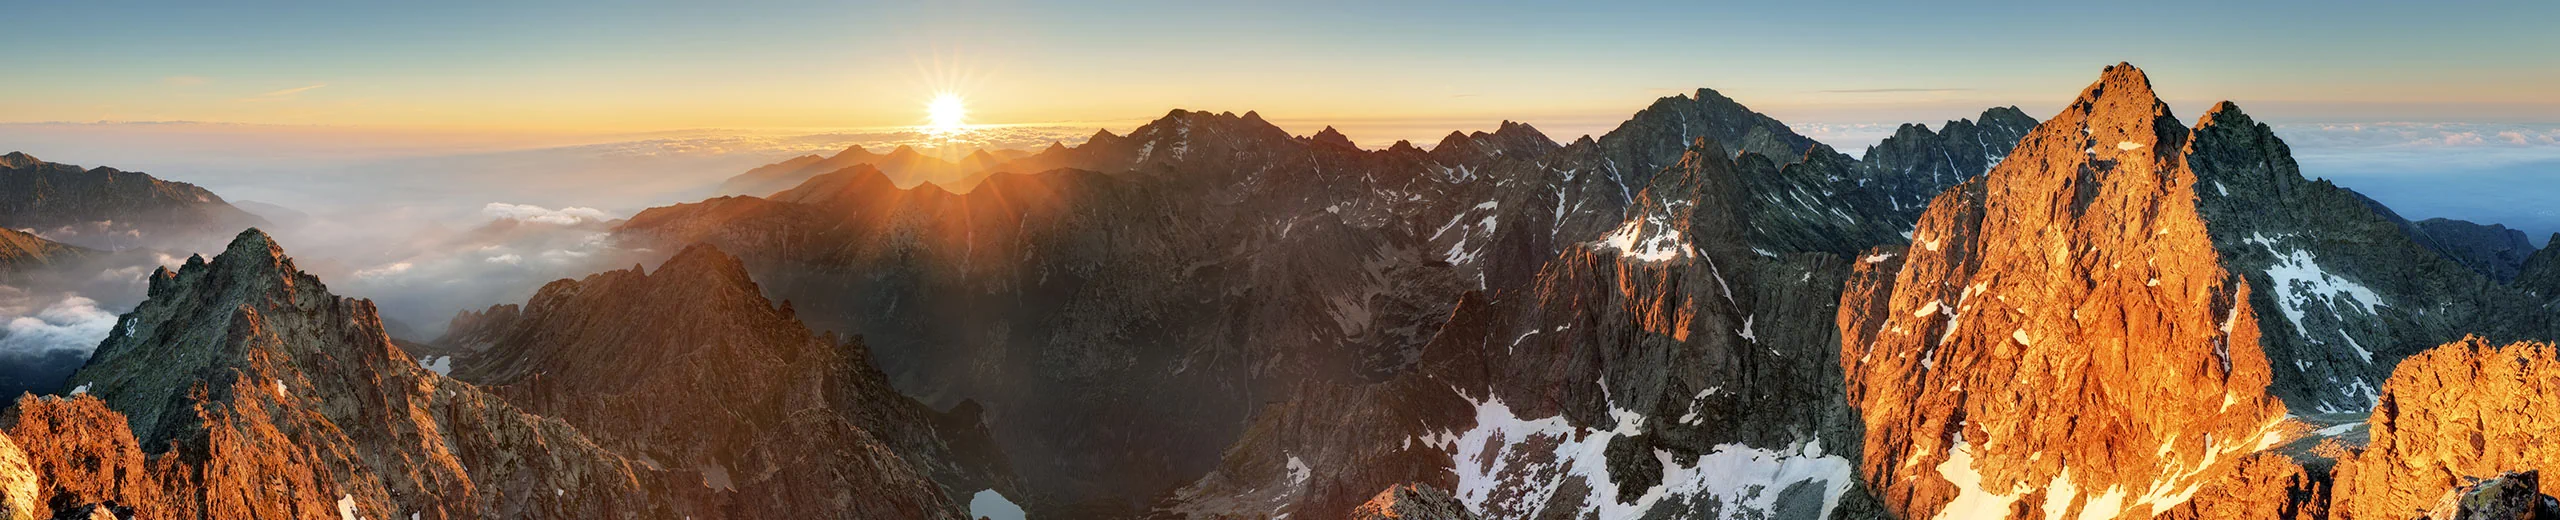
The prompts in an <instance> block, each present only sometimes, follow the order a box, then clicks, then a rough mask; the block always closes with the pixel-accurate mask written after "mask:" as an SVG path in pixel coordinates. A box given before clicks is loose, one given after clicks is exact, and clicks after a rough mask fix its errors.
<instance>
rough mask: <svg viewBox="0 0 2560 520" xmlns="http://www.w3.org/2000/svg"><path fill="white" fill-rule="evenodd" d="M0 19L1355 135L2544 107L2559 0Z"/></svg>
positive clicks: (275, 95)
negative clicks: (2154, 99)
mask: <svg viewBox="0 0 2560 520" xmlns="http://www.w3.org/2000/svg"><path fill="white" fill-rule="evenodd" d="M1196 4H1212V5H1196ZM1895 4H1905V5H1895ZM2062 4H2071V5H2062ZM0 19H7V20H10V21H11V24H10V25H11V30H10V31H5V32H0V48H7V49H13V51H11V52H6V53H0V70H7V71H10V72H11V73H10V74H8V75H7V77H6V78H0V122H21V123H23V122H59V121H78V122H94V121H200V122H222V123H254V124H282V125H322V126H363V127H375V128H400V129H436V130H444V131H462V132H478V133H487V134H505V135H522V134H543V133H578V134H593V133H632V132H651V131H667V130H676V129H702V128H720V129H739V130H755V131H792V130H810V129H842V128H865V127H879V126H894V125H911V124H918V123H920V122H921V121H922V119H923V117H924V112H923V107H924V103H925V102H926V101H927V100H928V99H930V98H931V97H932V96H933V95H934V94H936V93H938V92H952V93H956V94H958V95H960V96H962V97H964V98H965V99H967V103H968V105H969V108H970V112H971V122H973V123H982V124H984V123H997V124H1057V123H1079V122H1096V123H1111V124H1124V125H1125V124H1126V123H1127V122H1133V121H1138V120H1144V119H1149V118H1152V117H1153V116H1157V115H1161V114H1162V113H1164V112H1165V111H1166V110H1168V109H1171V108H1189V109H1201V110H1212V111H1236V112H1243V111H1246V110H1257V111H1260V112H1261V113H1263V114H1264V115H1265V116H1266V117H1268V118H1271V119H1273V120H1275V121H1278V122H1280V123H1281V124H1282V125H1283V126H1284V127H1290V129H1291V130H1292V131H1296V132H1300V133H1312V131H1313V129H1315V128H1321V127H1322V126H1323V125H1328V124H1330V125H1337V126H1342V127H1345V128H1360V129H1363V130H1366V131H1367V132H1368V134H1369V135H1361V133H1359V132H1354V133H1353V135H1352V137H1353V138H1354V139H1357V140H1361V141H1363V142H1376V141H1391V140H1392V139H1428V138H1432V137H1436V136H1437V135H1439V134H1442V133H1446V132H1447V131H1449V130H1452V129H1468V128H1490V127H1492V126H1494V124H1495V123H1497V122H1499V121H1502V120H1504V119H1512V120H1520V121H1526V122H1530V123H1532V124H1536V125H1538V126H1540V127H1541V128H1546V129H1549V133H1550V134H1557V135H1558V137H1559V138H1560V139H1570V138H1571V137H1572V136H1574V135H1579V134H1581V133H1596V132H1599V131H1604V130H1605V129H1606V128H1607V126H1608V125H1611V124H1614V123H1615V122H1617V121H1619V120H1622V119H1624V116H1625V115H1626V114H1627V113H1628V112H1631V111H1632V109H1633V108H1637V107H1642V106H1643V105H1644V104H1645V103H1646V102H1648V101H1649V100H1651V99H1653V98H1657V97H1661V96H1666V95H1671V94H1675V93H1682V92H1688V91H1690V90H1692V89H1695V88H1697V87H1702V86H1703V87H1713V88H1716V89H1718V90H1719V91H1721V92H1723V93H1725V94H1727V95H1729V96H1732V97H1734V98H1736V99H1738V100H1741V101H1743V102H1744V103H1745V104H1748V105H1750V106H1752V107H1753V108H1756V109H1759V110H1761V111H1763V112H1767V113H1770V114H1772V115H1774V116H1777V117H1778V118H1780V119H1781V120H1785V121H1789V122H1791V123H1853V122H1854V123H1866V122H1890V121H1937V120H1945V119H1952V118H1956V117H1964V116H1969V115H1972V114H1974V113H1977V112H1978V111H1979V110H1980V109H1981V108H1983V107H1986V106H1993V105H2009V104H2016V105H2020V106H2022V107H2025V108H2027V109H2028V112H2029V113H2032V114H2043V113H2046V112H2050V110H2051V109H2053V108H2059V107H2060V106H2061V105H2062V104H2063V103H2064V102H2067V101H2068V99H2069V98H2068V96H2067V95H2058V93H2065V92H2073V91H2076V90H2077V89H2078V88H2079V87H2080V86H2082V85H2085V84H2086V83H2087V82H2088V81H2089V80H2090V79H2091V78H2093V77H2094V75H2095V73H2096V70H2097V69H2098V68H2099V67H2101V66H2103V65H2107V64H2112V63H2115V62H2118V61H2131V62H2134V63H2136V64H2137V65H2140V66H2142V67H2144V68H2145V70H2147V71H2150V72H2151V73H2152V75H2153V78H2154V80H2155V83H2159V84H2160V85H2161V88H2160V90H2161V91H2162V92H2163V94H2164V95H2165V96H2167V97H2169V98H2170V99H2169V101H2171V102H2172V103H2173V104H2178V105H2181V106H2196V107H2202V106H2205V104H2207V103H2210V102H2212V101H2216V100H2220V99H2233V100H2239V101H2241V102H2242V103H2243V104H2244V106H2249V107H2251V109H2252V113H2253V114H2259V115H2260V117H2261V118H2263V119H2270V120H2277V121H2411V120H2418V121H2474V122H2477V121H2509V122H2514V121H2530V122H2553V121H2560V88H2553V87H2551V86H2550V85H2553V84H2555V83H2560V36H2555V34H2560V32H2554V31H2550V30H2548V25H2549V24H2550V23H2551V22H2552V21H2553V20H2560V4H2555V3H2552V2H2507V3H2497V2H2428V3H2418V2H2397V3H2368V2H2296V1H2273V2H2229V1H2211V2H2181V1H2153V2H2140V3H2081V2H1925V3H1881V2H1879V3H1842V2H1747V3H1721V2H1623V3H1614V2H1613V3H1598V2H1324V1H1315V2H1285V3H1284V2H1072V3H1069V2H1056V3H1030V2H975V1H951V2H718V3H708V2H647V1H642V2H538V3H537V2H485V3H484V2H400V3H379V2H311V3H272V4H259V3H244V4H233V3H205V2H50V1H28V0H0ZM1309 127H1312V128H1309Z"/></svg>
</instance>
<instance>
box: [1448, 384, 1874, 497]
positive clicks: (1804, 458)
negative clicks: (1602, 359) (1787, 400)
mask: <svg viewBox="0 0 2560 520" xmlns="http://www.w3.org/2000/svg"><path fill="white" fill-rule="evenodd" d="M1713 391H1714V390H1713V389H1709V391H1708V392H1706V393H1707V394H1712V393H1713ZM1702 395H1703V394H1702ZM1611 415H1612V416H1613V417H1614V418H1615V419H1617V421H1616V422H1617V424H1616V426H1615V427H1613V428H1611V429H1606V430H1602V429H1596V428H1586V427H1577V426H1574V425H1572V424H1570V423H1568V422H1567V421H1566V420H1565V419H1564V417H1562V416H1555V417H1547V418H1542V419H1525V418H1521V417H1518V416H1517V415H1515V414H1514V413H1513V412H1512V410H1511V409H1510V407H1509V406H1507V405H1505V404H1503V403H1502V401H1501V400H1500V399H1499V398H1492V399H1487V400H1485V401H1482V402H1477V403H1476V425H1475V427H1474V428H1472V429H1469V430H1467V431H1465V432H1461V433H1457V434H1456V437H1457V438H1456V439H1454V442H1452V443H1450V445H1451V446H1454V447H1455V448H1456V451H1455V452H1453V453H1451V457H1452V461H1451V466H1452V467H1453V468H1455V469H1456V471H1457V474H1458V484H1457V489H1455V490H1454V493H1455V494H1456V495H1457V498H1458V500H1459V501H1460V502H1461V503H1464V504H1465V505H1466V506H1467V508H1469V509H1471V510H1474V511H1477V512H1479V513H1481V514H1488V515H1489V516H1504V517H1510V516H1519V517H1543V516H1548V515H1549V514H1550V513H1570V514H1565V515H1561V516H1566V517H1572V518H1589V517H1597V518H1635V517H1638V516H1640V515H1642V514H1644V513H1645V512H1647V511H1649V510H1651V509H1653V508H1654V507H1656V506H1657V505H1662V504H1664V503H1666V501H1667V500H1673V499H1681V500H1688V501H1692V502H1691V503H1695V501H1698V500H1700V499H1702V498H1703V497H1714V498H1715V499H1716V500H1717V501H1719V502H1720V503H1722V504H1724V505H1725V507H1726V509H1725V512H1726V514H1727V515H1728V516H1729V517H1733V518H1754V517H1761V516H1766V515H1768V514H1770V513H1772V512H1773V511H1774V510H1775V508H1776V506H1777V498H1778V494H1779V492H1780V491H1783V490H1785V489H1787V488H1788V487H1789V486H1794V485H1797V484H1809V485H1813V486H1816V488H1817V489H1820V490H1821V491H1822V510H1821V511H1820V514H1818V515H1816V517H1817V518H1828V517H1830V516H1831V510H1832V509H1833V508H1834V507H1836V506H1837V505H1838V504H1839V500H1840V497H1841V496H1842V495H1843V494H1844V493H1846V492H1847V491H1848V489H1849V486H1850V485H1851V484H1852V482H1853V480H1854V479H1855V478H1856V477H1855V469H1854V468H1855V464H1853V463H1851V462H1850V461H1849V460H1848V459H1846V458H1842V457H1839V456H1834V455H1828V454H1825V453H1823V451H1822V448H1821V444H1820V442H1819V439H1813V440H1807V441H1804V442H1801V443H1797V444H1795V445H1793V446H1788V447H1785V448H1781V449H1767V448H1758V447H1752V446H1747V445H1742V444H1724V445H1719V446H1716V447H1715V448H1714V449H1713V450H1712V451H1709V452H1708V453H1704V454H1700V455H1699V456H1698V457H1697V459H1696V460H1695V461H1694V462H1691V463H1688V464H1681V463H1679V462H1678V459H1677V457H1674V456H1673V455H1672V454H1669V453H1664V452H1659V451H1657V452H1656V453H1655V458H1656V460H1657V461H1659V462H1660V463H1661V464H1662V465H1663V474H1662V482H1661V483H1659V484H1655V485H1653V486H1652V487H1648V488H1646V489H1645V490H1644V491H1643V493H1642V494H1641V496H1638V497H1637V498H1636V499H1635V500H1633V501H1632V502H1629V503H1620V502H1618V501H1617V500H1615V497H1617V496H1618V494H1619V488H1618V485H1617V484H1616V483H1615V482H1613V481H1611V480H1610V478H1609V471H1608V459H1607V456H1606V455H1605V454H1604V453H1605V450H1606V449H1607V447H1608V445H1609V441H1610V440H1612V439H1615V438H1618V437H1623V436H1633V435H1640V434H1642V433H1644V431H1645V420H1644V419H1645V417H1644V416H1643V415H1642V414H1637V413H1634V412H1629V411H1624V410H1612V411H1611ZM1544 446H1552V448H1551V449H1546V448H1540V447H1544ZM1576 478H1579V479H1581V480H1582V482H1583V483H1584V484H1585V485H1587V486H1588V488H1589V491H1590V492H1589V493H1588V494H1587V498H1585V499H1584V500H1583V502H1584V503H1578V504H1576V503H1563V504H1550V503H1548V501H1549V500H1550V499H1553V498H1554V497H1555V494H1556V492H1557V491H1558V490H1559V489H1561V488H1563V487H1564V486H1565V484H1566V483H1567V482H1568V481H1570V480H1572V479H1576ZM1550 508H1558V510H1556V511H1548V509H1550ZM1561 508H1573V509H1561Z"/></svg>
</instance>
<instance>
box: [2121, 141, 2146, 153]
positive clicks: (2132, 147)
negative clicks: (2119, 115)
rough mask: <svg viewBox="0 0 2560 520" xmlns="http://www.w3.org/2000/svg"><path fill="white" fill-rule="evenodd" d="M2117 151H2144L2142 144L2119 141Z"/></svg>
mask: <svg viewBox="0 0 2560 520" xmlns="http://www.w3.org/2000/svg"><path fill="white" fill-rule="evenodd" d="M2116 149H2117V150H2128V151H2130V150H2140V149H2142V143H2137V142H2133V141H2117V142H2116Z"/></svg>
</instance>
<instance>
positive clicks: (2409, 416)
mask: <svg viewBox="0 0 2560 520" xmlns="http://www.w3.org/2000/svg"><path fill="white" fill-rule="evenodd" d="M2554 395H2560V359H2555V358H2554V352H2553V350H2552V347H2551V345H2550V344H2547V343H2513V344H2508V345H2505V346H2498V345H2494V344H2491V343H2489V342H2487V341H2485V340H2482V339H2480V338H2465V339H2463V340H2462V341H2459V342H2455V343H2451V344H2447V345H2444V346H2443V347H2440V348H2436V349H2433V350H2429V351H2426V352H2425V353H2421V354H2418V355H2416V356H2411V357H2409V358H2408V359H2406V360H2403V361H2401V363H2400V366H2399V368H2398V370H2395V371H2394V372H2393V373H2392V375H2391V379H2390V381H2389V382H2388V383H2386V384H2385V385H2383V388H2382V393H2381V399H2380V404H2378V405H2376V406H2375V408H2374V410H2373V415H2372V417H2371V418H2370V419H2368V420H2367V421H2366V422H2367V424H2368V425H2369V427H2370V431H2371V442H2370V443H2369V444H2367V445H2365V446H2364V447H2363V449H2361V450H2359V451H2357V452H2355V453H2353V454H2351V455H2349V456H2347V457H2344V458H2343V460H2341V461H2340V462H2339V464H2338V470H2337V477H2336V479H2337V488H2336V489H2337V493H2336V495H2337V499H2336V501H2335V504H2334V506H2333V510H2334V511H2335V513H2334V514H2333V515H2332V516H2333V517H2334V518H2342V519H2375V518H2411V517H2416V516H2421V515H2426V514H2428V513H2429V512H2430V511H2432V510H2436V509H2440V507H2439V503H2440V502H2442V501H2443V499H2444V497H2445V495H2446V494H2447V493H2448V492H2452V491H2455V490H2456V489H2457V488H2462V487H2465V486H2468V485H2471V484H2473V483H2474V482H2475V481H2478V480H2481V479H2491V478H2494V477H2498V476H2500V475H2501V474H2503V473H2506V472H2511V471H2530V470H2544V471H2548V470H2553V469H2560V451H2555V450H2553V449H2552V448H2551V443H2550V442H2549V439H2551V438H2553V436H2555V435H2560V428H2555V427H2553V425H2552V423H2551V421H2550V418H2551V417H2552V416H2553V414H2554V413H2560V399H2555V398H2554V397H2553V396H2554ZM2524 484H2525V486H2526V487H2527V488H2532V487H2534V486H2537V485H2538V486H2539V489H2538V493H2537V492H2535V491H2527V492H2526V496H2528V497H2539V496H2541V495H2550V494H2553V493H2555V492H2560V485H2555V484H2554V483H2551V482H2540V483H2538V484H2536V483H2535V482H2533V481H2530V480H2528V481H2526V482H2525V483H2524ZM2537 501H2538V500H2537ZM2528 503H2532V502H2528ZM2438 518H2443V517H2441V516H2439V517H2438ZM2509 518H2518V517H2509Z"/></svg>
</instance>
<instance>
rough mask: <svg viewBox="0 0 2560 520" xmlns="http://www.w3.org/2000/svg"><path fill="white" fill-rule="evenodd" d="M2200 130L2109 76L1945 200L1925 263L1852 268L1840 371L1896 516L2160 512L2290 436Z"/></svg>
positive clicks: (1880, 258)
mask: <svg viewBox="0 0 2560 520" xmlns="http://www.w3.org/2000/svg"><path fill="white" fill-rule="evenodd" d="M2186 134H2187V131H2186V129H2185V128H2184V127H2182V126H2180V125H2179V123H2178V120H2177V119H2176V118H2175V117H2174V116H2173V115H2171V114H2170V112H2169V109H2168V106H2167V105H2166V104H2163V103H2161V102H2160V101H2159V100H2158V99H2157V97H2156V96H2154V94H2153V93H2152V91H2151V86H2150V82H2149V80H2148V79H2147V78H2145V77H2144V75H2143V74H2142V71H2141V70H2139V69H2136V68H2134V67H2132V66H2131V65H2124V64H2119V65H2116V66H2112V67H2108V68H2106V70H2105V71H2103V73H2102V74H2101V75H2100V77H2099V79H2098V80H2097V81H2096V82H2093V83H2091V84H2090V86H2089V87H2088V89H2086V90H2085V91H2084V92H2083V93H2082V94H2081V95H2080V96H2079V98H2078V99H2077V100H2075V101H2074V102H2073V103H2072V104H2071V105H2070V106H2069V107H2068V108H2065V109H2064V110H2063V111H2062V113H2060V114H2058V115H2056V116H2055V117H2054V118H2052V119H2050V120H2048V121H2046V122H2044V123H2043V124H2041V125H2039V126H2037V127H2036V128H2035V130H2034V131H2033V132H2032V133H2030V134H2029V135H2028V136H2027V137H2026V138H2025V139H2024V140H2023V141H2022V142H2021V143H2019V145H2018V146H2017V149H2016V151H2015V153H2014V154H2012V155H2011V156H2009V157H2008V158H2007V159H2006V160H2003V161H2002V162H2000V164H1999V166H1997V167H1995V168H1993V169H1992V170H1991V172H1990V173H1989V174H1987V175H1984V176H1982V177H1980V178H1977V179H1974V180H1971V181H1968V182H1966V183H1964V184H1963V185H1961V186H1960V187H1959V188H1958V189H1955V190H1950V191H1949V192H1948V193H1946V194H1943V195H1941V196H1939V197H1938V198H1937V199H1936V200H1935V201H1934V202H1932V203H1931V204H1930V206H1929V209H1928V211H1927V212H1925V213H1924V214H1923V215H1922V216H1921V218H1920V223H1919V225H1918V226H1917V228H1916V229H1915V230H1913V232H1912V236H1911V240H1912V245H1911V246H1909V247H1907V248H1903V249H1901V250H1898V251H1896V250H1879V251H1876V252H1874V253H1872V254H1871V255H1869V256H1867V257H1866V258H1865V259H1864V260H1863V261H1862V262H1860V263H1859V264H1858V274H1857V275H1856V276H1855V277H1854V278H1853V281H1852V282H1850V285H1849V288H1848V290H1847V292H1846V293H1845V294H1844V295H1843V296H1842V300H1841V305H1840V309H1841V310H1840V313H1841V314H1840V321H1839V326H1840V330H1841V333H1842V336H1843V337H1842V339H1841V342H1842V345H1841V347H1842V349H1843V352H1842V354H1841V356H1842V359H1843V364H1844V366H1845V367H1846V368H1847V371H1848V373H1849V376H1848V378H1849V381H1850V382H1849V395H1850V402H1851V403H1853V404H1855V405H1857V406H1858V407H1859V408H1860V411H1861V412H1862V413H1863V414H1864V415H1865V418H1866V425H1867V431H1868V435H1867V439H1866V447H1867V449H1866V457H1865V460H1864V471H1862V472H1861V474H1862V476H1863V477H1865V478H1867V479H1868V481H1869V482H1870V483H1872V484H1873V485H1875V486H1876V487H1877V488H1879V489H1880V490H1881V492H1880V493H1879V494H1880V495H1881V496H1882V498H1884V500H1885V502H1886V503H1887V504H1889V506H1890V507H1891V508H1893V509H1896V510H1898V511H1900V512H1901V513H1902V514H1903V515H1905V516H1910V517H1923V516H1935V515H1941V514H1946V515H1959V516H1958V517H1972V516H1971V515H1980V516H1985V517H1988V516H2003V515H2005V513H2006V512H2007V511H2008V510H2009V506H2010V505H2012V504H2021V503H2024V504H2026V505H2027V506H2028V507H2034V505H2035V504H2034V501H2033V500H2030V499H2033V498H2037V497H2041V498H2042V500H2041V502H2042V505H2043V507H2045V508H2048V509H2045V511H2044V513H2045V514H2054V515H2065V516H2068V515H2071V514H2073V512H2074V511H2080V512H2093V511H2121V510H2134V509H2140V508H2148V509H2149V510H2150V511H2153V512H2159V511H2165V510H2167V509H2169V508H2171V507H2174V506H2177V505H2179V504H2181V503H2183V502H2185V501H2186V500H2187V498H2188V497H2189V496H2190V495H2188V494H2187V493H2188V492H2185V491H2182V490H2189V489H2193V488H2194V487H2195V486H2199V485H2201V484H2202V483H2204V482H2208V481H2211V480H2213V479H2216V478H2220V477H2221V476H2222V475H2225V474H2227V473H2228V472H2230V471H2232V466H2231V462H2230V461H2235V460H2238V459H2240V457H2239V456H2238V455H2241V454H2246V453H2249V452H2253V451H2256V450H2259V449H2264V448H2266V447H2267V444H2269V443H2268V442H2266V440H2268V439H2276V438H2278V436H2277V434H2275V433H2273V432H2275V431H2277V430H2275V428H2277V427H2278V426H2279V424H2280V422H2281V420H2282V418H2283V417H2284V407H2283V405H2282V404H2281V403H2280V402H2278V401H2276V400H2275V399H2273V398H2271V397H2270V396H2268V395H2267V394H2266V387H2267V384H2268V381H2269V370H2270V369H2269V365H2268V361H2267V359H2266V357H2265V356H2264V355H2262V354H2261V353H2260V352H2259V351H2258V350H2257V348H2255V345H2256V344H2257V336H2258V333H2257V327H2256V322H2255V317H2254V313H2253V312H2251V310H2250V308H2249V306H2248V305H2247V304H2246V303H2245V302H2247V301H2248V300H2247V299H2246V298H2247V295H2248V294H2249V293H2248V287H2247V286H2246V285H2245V284H2242V283H2241V280H2240V279H2239V278H2238V277H2236V276H2233V275H2232V274H2230V273H2227V272H2225V271H2224V270H2223V268H2222V264H2221V262H2220V261H2219V259H2218V257H2216V256H2215V254H2214V247H2213V242H2212V241H2211V240H2210V238H2209V237H2208V236H2207V234H2206V232H2205V231H2206V230H2205V225H2204V224H2205V222H2204V219H2203V218H2202V217H2201V216H2200V214H2199V213H2198V210H2197V208H2196V206H2195V204H2194V203H2193V201H2194V197H2195V195H2194V194H2193V191H2192V190H2193V188H2194V185H2195V180H2194V174H2193V173H2192V172H2190V171H2189V169H2188V167H2187V162H2186V161H2185V157H2184V156H2183V154H2182V153H2180V152H2182V151H2183V150H2184V148H2185V146H2184V144H2185V142H2186V139H2187V137H2186ZM2101 389H2108V390H2101ZM2117 461H2141V462H2138V463H2120V462H2117ZM2066 470H2067V471H2066ZM2104 490H2114V491H2104ZM2106 493H2116V495H2115V496H2113V497H2110V496H2106V495H2105V494H2106ZM2127 496H2131V497H2136V498H2135V499H2131V500H2128V499H2127V498H2126V497H2127Z"/></svg>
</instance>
